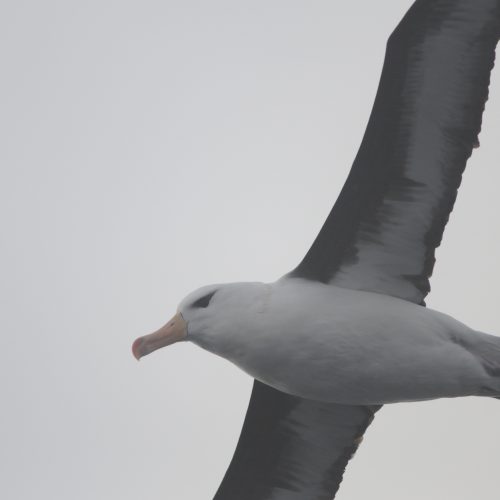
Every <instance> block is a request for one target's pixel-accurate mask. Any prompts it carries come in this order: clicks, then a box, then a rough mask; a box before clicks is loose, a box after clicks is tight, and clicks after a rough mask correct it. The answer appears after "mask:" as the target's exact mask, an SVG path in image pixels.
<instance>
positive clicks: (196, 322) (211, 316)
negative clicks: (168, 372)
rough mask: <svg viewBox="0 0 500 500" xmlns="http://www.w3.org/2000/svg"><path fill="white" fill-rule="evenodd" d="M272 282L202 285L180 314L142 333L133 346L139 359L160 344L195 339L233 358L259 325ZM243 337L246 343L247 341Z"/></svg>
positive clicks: (161, 345)
mask: <svg viewBox="0 0 500 500" xmlns="http://www.w3.org/2000/svg"><path fill="white" fill-rule="evenodd" d="M268 289H269V285H265V284H264V283H229V284H224V285H209V286H204V287H202V288H199V289H198V290H195V291H194V292H192V293H190V294H189V295H188V296H187V297H185V298H184V299H183V300H182V302H181V303H180V304H179V307H178V309H177V314H176V315H175V316H174V317H173V318H172V319H171V320H170V321H168V322H167V323H166V324H165V325H164V326H162V327H161V328H160V329H159V330H157V331H156V332H154V333H151V334H149V335H145V336H144V337H139V338H138V339H137V340H136V341H135V342H134V344H133V346H132V352H133V354H134V356H135V357H136V358H137V359H140V358H142V357H143V356H146V355H147V354H150V353H151V352H153V351H156V350H157V349H159V348H160V347H165V346H167V345H170V344H173V343H175V342H180V341H186V340H189V341H192V342H194V343H195V344H197V345H199V346H200V347H203V348H204V349H206V350H208V351H211V352H213V353H215V354H218V355H220V356H223V357H228V358H232V357H233V356H232V355H234V354H235V350H238V349H241V348H242V343H241V339H245V338H246V339H248V336H249V335H251V334H252V331H253V330H255V329H256V328H258V321H257V322H256V321H255V320H256V317H258V313H259V312H263V311H264V309H265V305H266V301H267V297H268V295H269V294H268ZM244 343H245V342H244V341H243V345H244Z"/></svg>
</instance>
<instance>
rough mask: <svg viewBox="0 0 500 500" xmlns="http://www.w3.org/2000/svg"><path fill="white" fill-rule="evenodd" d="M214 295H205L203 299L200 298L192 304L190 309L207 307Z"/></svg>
mask: <svg viewBox="0 0 500 500" xmlns="http://www.w3.org/2000/svg"><path fill="white" fill-rule="evenodd" d="M216 291H217V290H216ZM214 295H215V292H210V293H207V294H206V295H204V296H203V297H200V298H199V299H198V300H197V301H195V302H193V304H192V305H191V307H208V304H210V300H211V299H212V297H213V296H214Z"/></svg>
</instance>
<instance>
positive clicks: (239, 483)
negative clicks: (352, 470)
mask: <svg viewBox="0 0 500 500" xmlns="http://www.w3.org/2000/svg"><path fill="white" fill-rule="evenodd" d="M378 408H379V407H368V406H343V405H336V404H331V403H321V402H317V401H311V400H307V399H302V398H298V397H295V396H290V395H288V394H284V393H282V392H279V391H277V390H275V389H273V388H271V387H268V386H266V385H264V384H262V383H260V382H258V381H255V382H254V388H253V392H252V397H251V400H250V405H249V408H248V412H247V416H246V419H245V423H244V425H243V429H242V432H241V437H240V440H239V442H238V446H237V448H236V451H235V453H234V457H233V460H232V462H231V465H230V466H229V469H228V470H227V472H226V475H225V477H224V480H223V482H222V484H221V485H220V487H219V490H218V491H217V494H216V495H215V497H214V500H236V499H237V500H332V498H333V497H334V495H335V493H336V491H337V489H338V488H339V485H340V482H341V481H342V475H343V473H344V469H345V467H346V465H347V462H348V461H349V459H350V458H351V457H352V455H353V454H354V452H355V451H356V448H357V447H358V444H359V443H360V442H361V439H362V437H363V434H364V432H365V430H366V428H367V427H368V425H369V424H370V423H371V421H372V420H373V415H374V413H375V412H376V411H377V410H378Z"/></svg>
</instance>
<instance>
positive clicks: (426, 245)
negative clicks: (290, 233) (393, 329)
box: [289, 0, 500, 303]
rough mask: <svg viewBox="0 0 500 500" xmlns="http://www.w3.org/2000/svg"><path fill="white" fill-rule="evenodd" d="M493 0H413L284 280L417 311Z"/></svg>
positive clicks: (491, 41)
mask: <svg viewBox="0 0 500 500" xmlns="http://www.w3.org/2000/svg"><path fill="white" fill-rule="evenodd" d="M499 26H500V0H417V1H416V2H415V3H414V5H413V6H412V8H411V9H410V10H409V12H408V13H407V14H406V16H405V17H404V18H403V20H402V21H401V23H400V24H399V26H398V27H397V28H396V30H395V31H394V32H393V33H392V35H391V37H390V38H389V41H388V43H387V52H386V58H385V63H384V67H383V72H382V77H381V81H380V85H379V89H378V92H377V97H376V99H375V104H374V107H373V111H372V114H371V117H370V120H369V123H368V127H367V130H366V133H365V136H364V139H363V142H362V144H361V147H360V150H359V152H358V154H357V157H356V159H355V161H354V164H353V166H352V169H351V172H350V174H349V177H348V179H347V182H346V184H345V185H344V188H343V189H342V192H341V193H340V196H339V198H338V200H337V202H336V203H335V206H334V207H333V209H332V211H331V213H330V215H329V216H328V218H327V220H326V222H325V224H324V226H323V228H322V229H321V231H320V233H319V235H318V236H317V238H316V240H315V242H314V244H313V245H312V247H311V249H310V250H309V252H308V253H307V255H306V256H305V258H304V260H303V261H302V262H301V263H300V265H299V266H298V267H297V268H296V269H295V270H294V271H292V272H291V273H290V274H289V276H295V277H302V278H306V279H311V280H318V281H321V282H324V283H334V284H336V285H338V286H343V287H346V288H355V289H363V290H370V291H375V292H380V293H385V294H388V295H393V296H397V297H400V298H403V299H407V300H410V301H413V302H416V303H423V299H424V297H425V295H426V294H427V293H428V292H429V289H430V287H429V277H430V275H431V273H432V268H433V266H434V261H435V259H434V251H435V248H436V247H437V246H438V245H439V244H440V241H441V237H442V234H443V231H444V227H445V225H446V223H447V221H448V217H449V214H450V212H451V210H452V208H453V204H454V201H455V198H456V194H457V189H458V187H459V185H460V181H461V176H462V172H463V170H464V168H465V163H466V161H467V159H468V158H469V156H470V154H471V152H472V148H473V146H474V145H475V144H476V143H477V140H478V139H477V138H478V133H479V131H480V128H481V116H482V113H483V109H484V105H485V102H486V100H487V95H488V84H489V77H490V71H491V69H492V67H493V62H494V57H495V46H496V43H497V40H498V38H499V33H500V28H499Z"/></svg>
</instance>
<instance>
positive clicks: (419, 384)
mask: <svg viewBox="0 0 500 500" xmlns="http://www.w3.org/2000/svg"><path fill="white" fill-rule="evenodd" d="M499 35H500V0H417V1H416V2H415V3H414V4H413V6H412V7H411V8H410V10H409V11H408V13H407V14H406V15H405V16H404V18H403V19H402V21H401V22H400V24H399V25H398V26H397V27H396V29H395V30H394V32H393V33H392V34H391V36H390V37H389V40H388V43H387V51H386V57H385V62H384V67H383V71H382V76H381V80H380V85H379V89H378V92H377V96H376V99H375V103H374V107H373V110H372V114H371V116H370V119H369V123H368V126H367V129H366V132H365V135H364V138H363V141H362V144H361V147H360V149H359V152H358V154H357V156H356V158H355V161H354V164H353V166H352V169H351V171H350V174H349V176H348V179H347V181H346V183H345V185H344V187H343V189H342V191H341V193H340V195H339V197H338V199H337V201H336V203H335V205H334V207H333V209H332V211H331V212H330V214H329V216H328V218H327V219H326V222H325V224H324V225H323V227H322V229H321V231H320V233H319V234H318V236H317V238H316V240H315V241H314V243H313V245H312V246H311V248H310V250H309V251H308V253H307V254H306V256H305V257H304V259H303V260H302V262H301V263H300V264H299V265H298V266H297V267H296V268H295V269H294V270H293V271H291V272H289V273H288V274H286V275H285V276H283V277H282V278H281V279H279V280H278V281H276V282H275V283H257V282H255V283H231V284H223V285H222V284H221V285H210V286H206V287H203V288H201V289H199V290H196V291H195V292H193V293H191V294H190V295H188V296H187V297H186V298H185V299H184V300H183V301H182V302H181V304H180V305H179V308H178V312H177V314H176V315H175V316H174V317H173V319H172V320H171V321H169V322H168V323H167V324H166V325H165V326H163V327H162V328H161V329H160V330H158V331H157V332H155V333H152V334H150V335H146V336H144V337H141V338H139V339H137V340H136V341H135V342H134V344H133V353H134V355H135V356H136V357H137V358H140V357H142V356H144V355H146V354H149V353H151V352H152V351H154V350H156V349H158V348H160V347H163V346H166V345H169V344H172V343H174V342H178V341H186V340H190V341H192V342H194V343H195V344H198V345H200V346H201V347H203V348H204V349H207V350H208V351H211V352H213V353H215V354H217V355H219V356H222V357H224V358H226V359H228V360H230V361H232V362H233V363H234V364H236V365H237V366H239V367H240V368H242V369H243V370H244V371H245V372H247V373H248V374H250V375H251V376H252V377H254V378H255V382H254V388H253V392H252V396H251V399H250V404H249V408H248V412H247V416H246V419H245V422H244V425H243V429H242V433H241V436H240V439H239V442H238V445H237V448H236V451H235V453H234V457H233V459H232V461H231V464H230V466H229V468H228V470H227V472H226V475H225V477H224V479H223V481H222V484H221V485H220V487H219V489H218V491H217V493H216V495H215V499H214V500H331V499H332V498H333V497H334V496H335V494H336V492H337V490H338V488H339V484H340V482H341V480H342V474H343V472H344V469H345V467H346V465H347V462H348V460H349V459H350V457H351V456H352V455H353V453H354V451H355V450H356V448H357V446H358V445H359V443H360V442H361V439H362V436H363V434H364V432H365V430H366V428H367V427H368V425H369V424H370V423H371V421H372V420H373V417H374V414H375V412H376V411H377V410H378V409H379V408H380V407H381V406H382V405H383V404H387V403H393V402H401V401H421V400H429V399H434V398H445V397H458V396H469V395H476V396H488V397H500V338H497V337H495V336H492V335H488V334H486V333H482V332H478V331H476V330H474V329H472V328H469V327H468V326H466V325H464V324H462V323H460V322H458V321H456V320H454V319H453V318H451V317H450V316H447V315H445V314H442V313H439V312H437V311H433V310H430V309H428V308H426V307H425V303H424V299H425V296H426V295H427V294H428V292H429V290H430V286H429V278H430V276H431V273H432V269H433V266H434V262H435V258H434V254H435V249H436V247H438V246H439V244H440V242H441V238H442V234H443V231H444V227H445V225H446V223H447V221H448V217H449V214H450V212H451V210H452V208H453V204H454V201H455V198H456V194H457V190H458V188H459V185H460V182H461V177H462V173H463V171H464V169H465V165H466V162H467V159H468V158H469V157H470V155H471V153H472V150H473V148H474V147H476V146H477V145H478V134H479V132H480V128H481V117H482V113H483V110H484V106H485V103H486V100H487V96H488V86H489V79H490V72H491V70H492V68H493V63H494V58H495V47H496V44H497V41H498V39H499Z"/></svg>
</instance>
